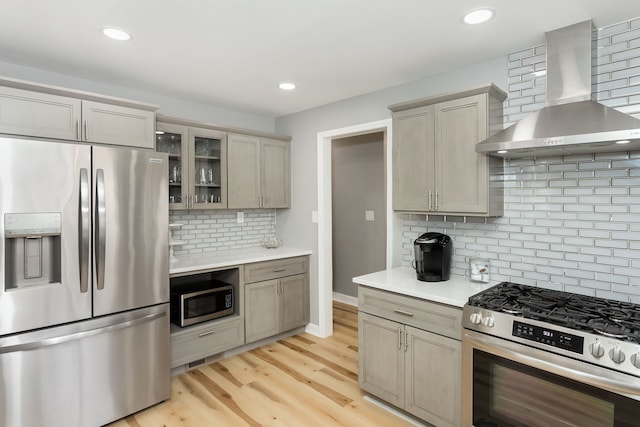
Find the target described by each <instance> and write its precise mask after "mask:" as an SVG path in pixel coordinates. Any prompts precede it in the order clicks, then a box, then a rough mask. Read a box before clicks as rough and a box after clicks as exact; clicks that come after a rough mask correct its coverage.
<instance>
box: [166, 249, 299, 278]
mask: <svg viewBox="0 0 640 427" xmlns="http://www.w3.org/2000/svg"><path fill="white" fill-rule="evenodd" d="M303 255H311V251H310V250H307V249H296V248H287V247H280V248H276V249H265V248H250V249H241V250H237V251H228V252H205V253H202V254H198V255H191V256H182V257H176V259H175V261H172V262H171V263H170V265H169V274H173V275H175V274H182V273H193V272H198V271H202V270H211V269H217V268H224V267H231V266H234V265H241V264H250V263H253V262H260V261H271V260H275V259H282V258H291V257H296V256H303Z"/></svg>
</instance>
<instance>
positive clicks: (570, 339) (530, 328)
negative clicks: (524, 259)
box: [462, 282, 640, 377]
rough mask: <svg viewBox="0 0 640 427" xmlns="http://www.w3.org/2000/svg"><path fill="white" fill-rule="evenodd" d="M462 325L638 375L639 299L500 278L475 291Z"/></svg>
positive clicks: (639, 342)
mask: <svg viewBox="0 0 640 427" xmlns="http://www.w3.org/2000/svg"><path fill="white" fill-rule="evenodd" d="M462 322H463V327H464V328H466V329H470V330H475V331H478V332H482V333H484V334H488V335H492V336H495V337H499V338H503V339H507V340H510V341H514V342H518V343H521V344H525V345H527V346H530V347H535V348H538V349H542V350H545V351H549V352H553V353H556V354H560V355H563V356H567V357H570V358H573V359H578V360H582V361H585V362H588V363H591V364H594V365H598V366H602V367H605V368H609V369H614V370H617V371H621V372H624V373H627V374H631V375H635V376H637V377H640V305H639V304H631V303H626V302H621V301H614V300H608V299H604V298H596V297H590V296H585V295H578V294H572V293H567V292H562V291H556V290H549V289H544V288H536V287H532V286H526V285H520V284H516V283H510V282H503V283H500V284H498V285H496V286H493V287H491V288H489V289H487V290H485V291H483V292H480V293H478V294H476V295H473V296H471V297H470V298H469V301H468V303H467V304H466V305H465V306H464V310H463V320H462Z"/></svg>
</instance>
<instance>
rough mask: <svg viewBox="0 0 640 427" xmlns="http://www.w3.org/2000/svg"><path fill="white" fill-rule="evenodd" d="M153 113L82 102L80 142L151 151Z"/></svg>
mask: <svg viewBox="0 0 640 427" xmlns="http://www.w3.org/2000/svg"><path fill="white" fill-rule="evenodd" d="M155 127H156V116H155V113H154V112H153V111H145V110H140V109H137V108H130V107H123V106H119V105H111V104H103V103H100V102H93V101H82V128H83V129H82V134H83V135H82V140H83V141H87V142H97V143H100V144H117V145H126V146H128V147H138V148H153V145H154V144H153V137H154V134H155Z"/></svg>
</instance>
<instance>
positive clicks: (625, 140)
mask: <svg viewBox="0 0 640 427" xmlns="http://www.w3.org/2000/svg"><path fill="white" fill-rule="evenodd" d="M630 142H631V141H629V140H628V139H623V140H621V141H616V144H629V143H630Z"/></svg>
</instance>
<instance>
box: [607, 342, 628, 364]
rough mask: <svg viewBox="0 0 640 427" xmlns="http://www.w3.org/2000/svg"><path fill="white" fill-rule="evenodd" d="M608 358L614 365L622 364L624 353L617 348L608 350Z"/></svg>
mask: <svg viewBox="0 0 640 427" xmlns="http://www.w3.org/2000/svg"><path fill="white" fill-rule="evenodd" d="M609 357H610V358H611V360H613V361H614V362H615V363H622V362H624V358H625V356H624V353H623V352H622V350H621V349H620V347H618V346H615V347H613V348H612V349H611V350H609Z"/></svg>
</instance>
